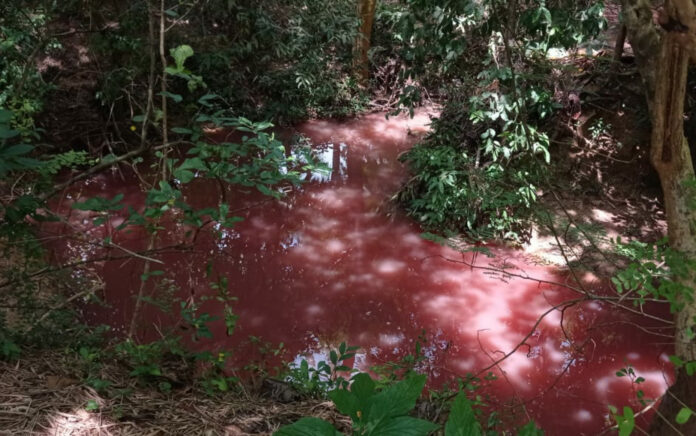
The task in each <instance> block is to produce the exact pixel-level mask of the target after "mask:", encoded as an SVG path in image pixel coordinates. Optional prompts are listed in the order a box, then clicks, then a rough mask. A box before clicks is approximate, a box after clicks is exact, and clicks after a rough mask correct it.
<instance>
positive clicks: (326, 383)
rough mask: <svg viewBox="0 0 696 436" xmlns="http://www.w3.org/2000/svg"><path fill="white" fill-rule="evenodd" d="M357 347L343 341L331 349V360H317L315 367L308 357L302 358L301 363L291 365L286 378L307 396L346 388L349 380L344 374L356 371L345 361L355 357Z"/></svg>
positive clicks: (319, 395) (316, 395)
mask: <svg viewBox="0 0 696 436" xmlns="http://www.w3.org/2000/svg"><path fill="white" fill-rule="evenodd" d="M357 349H358V347H354V346H353V347H349V346H347V345H346V343H345V342H341V344H339V346H338V349H336V350H330V351H329V362H326V361H320V362H317V365H316V368H314V367H311V366H310V365H309V362H307V360H306V359H302V361H301V362H300V364H299V365H291V366H290V370H289V372H288V374H287V376H286V377H285V378H286V380H287V381H288V382H289V383H290V385H291V386H292V387H293V388H294V389H295V390H296V391H297V392H299V393H300V394H302V395H306V396H313V397H323V396H326V394H327V393H328V392H330V391H332V390H334V389H336V388H344V389H345V388H347V387H348V380H346V379H345V378H344V377H343V375H344V374H351V373H353V372H355V370H354V369H352V368H349V367H348V366H346V365H345V361H346V360H349V359H352V358H353V357H355V351H356V350H357Z"/></svg>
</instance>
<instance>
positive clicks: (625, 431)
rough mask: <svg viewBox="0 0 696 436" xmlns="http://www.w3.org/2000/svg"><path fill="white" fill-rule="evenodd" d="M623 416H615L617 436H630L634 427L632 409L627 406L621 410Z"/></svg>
mask: <svg viewBox="0 0 696 436" xmlns="http://www.w3.org/2000/svg"><path fill="white" fill-rule="evenodd" d="M623 412H624V414H623V416H621V415H616V416H615V418H616V422H617V424H618V425H619V436H630V435H631V433H633V429H634V428H635V427H636V421H635V418H634V415H633V409H631V408H630V407H628V406H625V407H624V408H623Z"/></svg>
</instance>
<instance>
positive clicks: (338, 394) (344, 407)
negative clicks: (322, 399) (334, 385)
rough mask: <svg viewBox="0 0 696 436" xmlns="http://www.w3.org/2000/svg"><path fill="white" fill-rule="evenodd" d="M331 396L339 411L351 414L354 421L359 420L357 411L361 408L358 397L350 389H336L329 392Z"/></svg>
mask: <svg viewBox="0 0 696 436" xmlns="http://www.w3.org/2000/svg"><path fill="white" fill-rule="evenodd" d="M329 398H331V401H333V402H334V404H335V405H336V408H337V409H338V411H339V412H341V413H342V414H344V415H348V416H350V417H351V418H352V419H353V420H354V421H357V420H358V419H359V418H358V415H357V412H358V410H360V403H359V401H358V398H357V397H356V396H355V394H353V393H352V392H350V391H347V390H345V389H336V390H333V391H331V392H329Z"/></svg>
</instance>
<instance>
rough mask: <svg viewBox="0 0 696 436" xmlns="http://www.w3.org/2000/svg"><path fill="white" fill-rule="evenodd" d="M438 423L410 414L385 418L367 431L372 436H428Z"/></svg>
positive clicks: (436, 427) (437, 426)
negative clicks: (413, 416)
mask: <svg viewBox="0 0 696 436" xmlns="http://www.w3.org/2000/svg"><path fill="white" fill-rule="evenodd" d="M438 428H440V426H439V425H437V424H433V423H432V422H429V421H425V420H423V419H418V418H412V417H410V416H399V417H397V418H389V419H385V420H383V421H382V422H380V423H379V424H377V426H376V427H375V428H374V429H373V430H372V431H370V432H369V433H368V435H372V436H428V435H429V434H430V433H432V432H434V431H435V430H437V429H438Z"/></svg>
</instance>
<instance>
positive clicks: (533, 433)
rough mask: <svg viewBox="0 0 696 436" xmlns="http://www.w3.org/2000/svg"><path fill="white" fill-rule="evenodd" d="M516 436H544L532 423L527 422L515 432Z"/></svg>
mask: <svg viewBox="0 0 696 436" xmlns="http://www.w3.org/2000/svg"><path fill="white" fill-rule="evenodd" d="M517 436H544V432H543V431H542V430H541V429H540V428H539V427H537V426H536V423H535V422H534V421H529V422H528V423H527V425H525V426H524V427H522V428H521V429H520V431H519V432H517Z"/></svg>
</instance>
